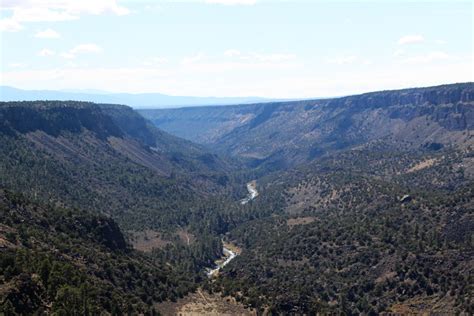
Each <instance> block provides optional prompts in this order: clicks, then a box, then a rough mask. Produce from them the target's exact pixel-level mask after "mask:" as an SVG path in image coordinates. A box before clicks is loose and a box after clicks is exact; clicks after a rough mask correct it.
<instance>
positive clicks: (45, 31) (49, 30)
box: [35, 29, 61, 38]
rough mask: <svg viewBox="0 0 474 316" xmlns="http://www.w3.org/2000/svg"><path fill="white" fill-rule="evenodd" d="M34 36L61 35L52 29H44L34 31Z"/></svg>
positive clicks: (54, 36)
mask: <svg viewBox="0 0 474 316" xmlns="http://www.w3.org/2000/svg"><path fill="white" fill-rule="evenodd" d="M35 37H37V38H60V37H61V35H60V34H59V33H58V32H56V31H55V30H52V29H46V30H44V31H39V32H36V34H35Z"/></svg>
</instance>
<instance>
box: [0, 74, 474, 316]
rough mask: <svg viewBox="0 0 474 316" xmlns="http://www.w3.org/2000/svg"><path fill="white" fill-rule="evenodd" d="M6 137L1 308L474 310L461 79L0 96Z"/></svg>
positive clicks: (0, 203)
mask: <svg viewBox="0 0 474 316" xmlns="http://www.w3.org/2000/svg"><path fill="white" fill-rule="evenodd" d="M181 137H182V138H181ZM0 141H1V147H0V175H1V177H0V219H1V225H0V306H1V308H2V309H1V311H2V312H4V313H5V314H8V315H10V314H34V313H37V314H59V315H71V314H74V313H77V312H78V311H79V314H94V315H95V314H112V315H120V314H125V313H129V314H132V315H135V314H146V315H154V314H158V313H161V314H164V315H175V314H181V315H220V314H242V315H257V314H268V315H271V314H298V315H299V314H316V313H319V314H347V315H352V314H366V315H376V314H384V313H405V312H410V313H420V314H422V313H435V314H436V313H438V314H450V313H458V314H463V313H464V314H466V315H467V314H471V313H473V312H474V305H473V301H472V293H473V287H472V284H473V282H472V273H473V272H474V271H473V267H474V261H473V258H474V247H473V240H474V239H473V232H474V215H473V214H474V84H473V83H460V84H452V85H443V86H436V87H428V88H416V89H405V90H394V91H381V92H373V93H368V94H362V95H355V96H347V97H342V98H331V99H321V100H305V101H293V102H289V101H288V102H287V101H285V102H272V103H259V104H244V105H231V106H219V107H218V106H210V107H195V108H183V109H166V110H146V111H145V110H141V111H135V110H133V109H131V108H129V107H126V106H122V105H110V104H95V103H89V102H78V101H28V102H1V103H0ZM404 196H405V197H406V198H402V197H404Z"/></svg>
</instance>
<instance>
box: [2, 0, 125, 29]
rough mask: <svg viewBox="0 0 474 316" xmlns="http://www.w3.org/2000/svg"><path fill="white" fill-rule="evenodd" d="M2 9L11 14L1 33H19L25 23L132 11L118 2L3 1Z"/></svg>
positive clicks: (5, 20) (102, 0)
mask: <svg viewBox="0 0 474 316" xmlns="http://www.w3.org/2000/svg"><path fill="white" fill-rule="evenodd" d="M2 9H3V10H5V11H7V12H11V16H7V17H5V18H3V19H1V20H0V31H7V32H8V31H10V32H11V31H19V30H21V29H22V28H23V26H22V24H23V23H31V22H57V21H67V20H76V19H79V17H80V16H81V15H84V14H89V15H99V14H104V13H110V14H115V15H126V14H129V13H130V11H129V10H128V9H127V8H126V7H124V6H121V5H118V4H117V1H116V0H100V1H97V0H80V1H69V0H22V1H3V2H2Z"/></svg>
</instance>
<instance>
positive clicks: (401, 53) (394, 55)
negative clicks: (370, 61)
mask: <svg viewBox="0 0 474 316" xmlns="http://www.w3.org/2000/svg"><path fill="white" fill-rule="evenodd" d="M403 55H405V50H404V49H401V48H400V49H397V50H396V51H395V52H394V53H393V57H400V56H403Z"/></svg>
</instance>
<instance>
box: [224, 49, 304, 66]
mask: <svg viewBox="0 0 474 316" xmlns="http://www.w3.org/2000/svg"><path fill="white" fill-rule="evenodd" d="M224 56H226V57H231V58H238V59H240V60H247V61H254V62H270V63H278V62H283V61H288V60H292V59H295V58H296V55H295V54H281V53H274V54H259V53H243V52H241V51H239V50H237V49H228V50H226V51H225V52H224Z"/></svg>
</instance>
